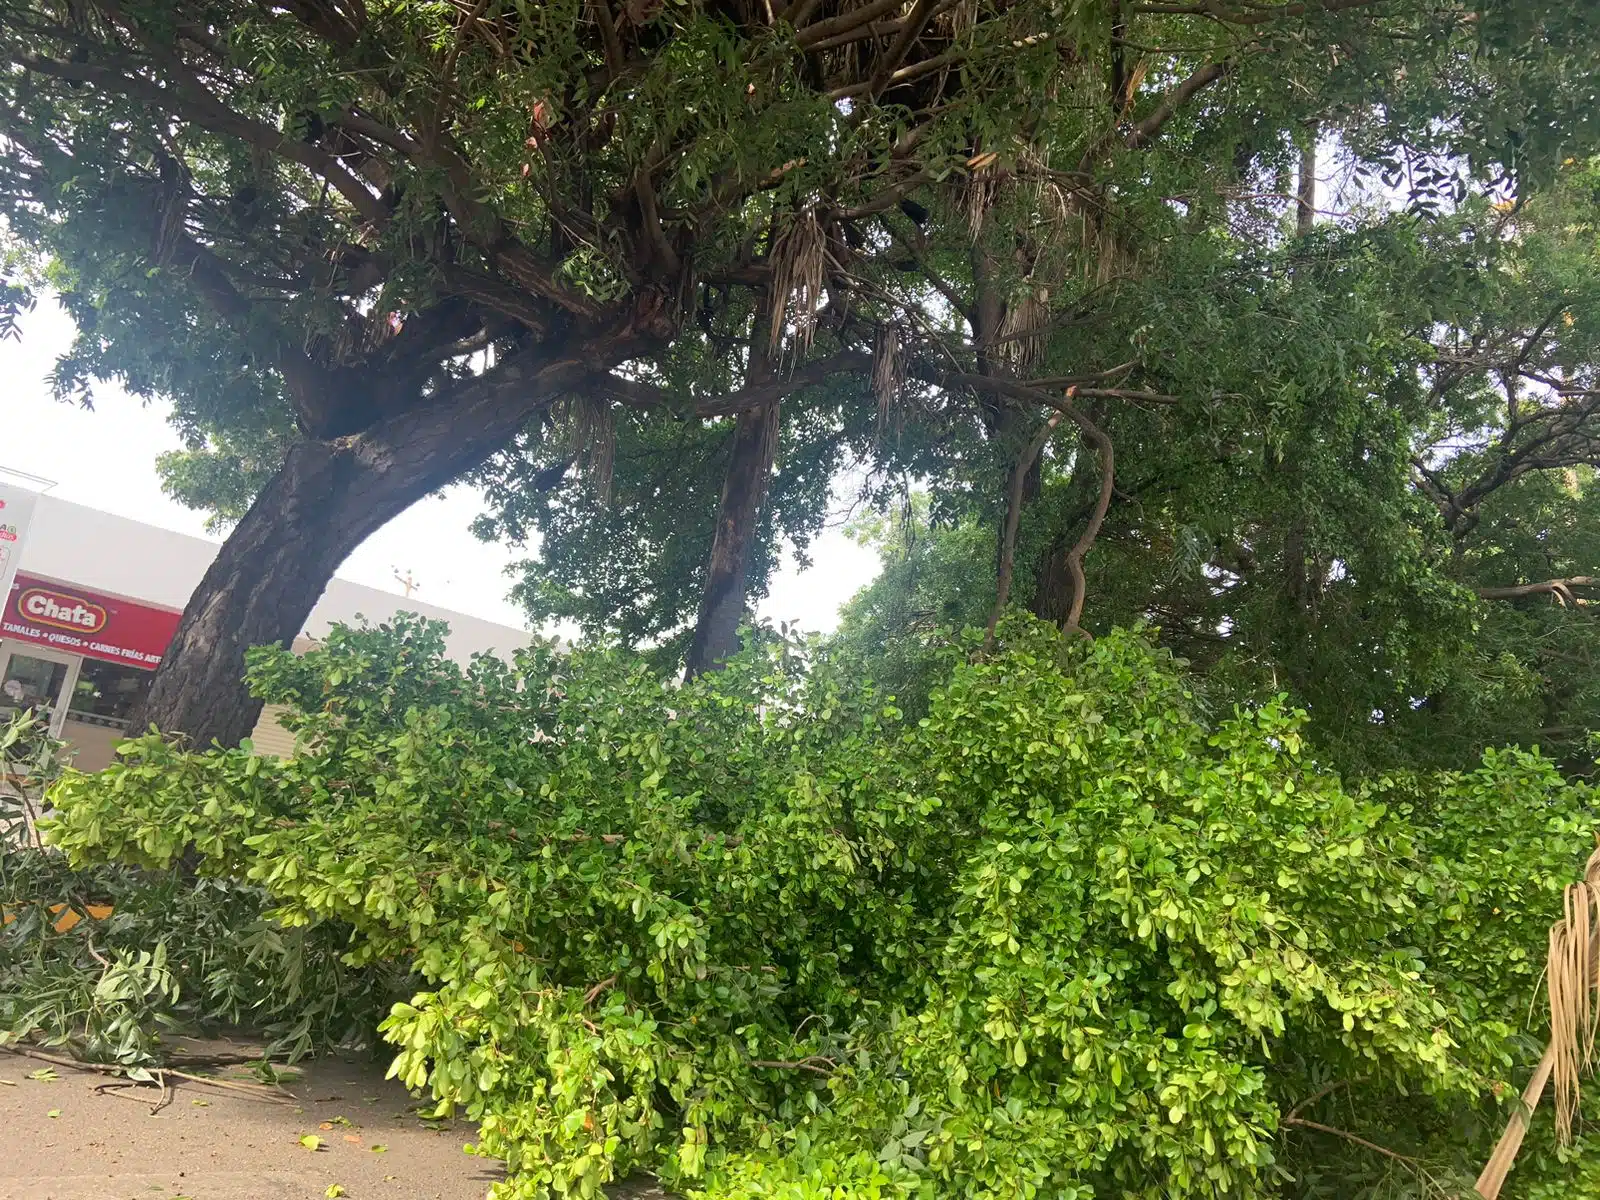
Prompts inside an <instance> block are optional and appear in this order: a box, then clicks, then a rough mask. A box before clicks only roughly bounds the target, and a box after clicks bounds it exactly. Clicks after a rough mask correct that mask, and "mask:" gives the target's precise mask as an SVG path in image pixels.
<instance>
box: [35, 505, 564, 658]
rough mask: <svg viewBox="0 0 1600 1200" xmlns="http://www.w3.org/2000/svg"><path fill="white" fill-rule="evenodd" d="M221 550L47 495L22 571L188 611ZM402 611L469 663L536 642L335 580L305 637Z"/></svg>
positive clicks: (434, 607)
mask: <svg viewBox="0 0 1600 1200" xmlns="http://www.w3.org/2000/svg"><path fill="white" fill-rule="evenodd" d="M219 548H220V546H219V544H218V543H216V542H212V541H207V540H206V539H205V538H197V537H189V536H188V535H187V534H182V533H173V532H171V531H170V530H166V529H158V528H156V527H155V526H153V525H145V524H143V523H141V522H139V521H130V520H128V519H127V518H126V517H119V516H116V515H115V514H113V513H107V512H101V511H100V510H99V509H95V508H88V507H86V506H84V505H82V504H74V503H73V502H72V501H70V500H60V499H57V498H55V497H53V496H50V495H44V496H41V497H40V498H39V505H38V508H37V510H36V511H35V513H34V522H33V527H32V531H31V532H30V533H29V535H28V539H27V542H26V543H25V544H24V546H23V549H22V555H21V559H20V562H21V570H23V571H25V572H27V573H28V574H30V575H43V576H45V577H46V578H47V579H52V580H55V581H56V582H58V583H67V584H72V583H75V584H77V585H78V586H80V587H84V588H88V589H90V590H91V591H97V592H109V593H110V594H112V595H114V596H121V597H123V598H124V599H128V600H137V601H139V602H141V603H143V604H149V605H153V606H155V607H157V608H170V609H173V610H175V611H180V612H181V611H182V610H183V607H184V605H186V604H187V603H188V602H189V596H190V594H191V593H192V592H193V591H194V589H195V588H196V587H197V586H199V583H200V580H201V579H202V578H203V577H204V575H205V573H206V570H207V568H209V567H210V566H211V561H212V559H214V558H215V557H216V555H217V551H218V549H219ZM399 612H414V613H420V614H421V615H422V616H424V617H432V618H435V619H437V620H441V621H446V622H448V623H449V625H450V635H449V637H448V638H447V639H446V642H445V650H446V653H447V654H448V655H449V656H450V657H451V658H452V659H454V660H456V661H457V662H460V663H463V664H465V663H466V662H467V660H468V659H469V658H471V657H472V655H474V654H478V653H494V654H497V655H499V656H500V657H502V658H509V657H510V656H511V653H512V652H513V651H515V650H517V649H520V648H521V647H523V646H526V645H527V644H528V643H529V642H530V641H531V640H532V635H531V634H530V633H529V632H528V631H527V630H525V629H513V628H511V627H510V626H509V625H498V624H495V623H494V622H493V621H483V620H480V619H479V618H477V617H470V616H467V615H466V614H464V613H458V612H451V611H450V610H449V609H445V608H440V607H439V606H438V605H436V604H425V603H423V602H422V601H420V600H416V599H412V598H409V597H405V596H397V595H394V594H393V593H390V592H384V591H380V590H379V589H378V588H372V587H367V586H365V585H364V584H359V583H351V582H350V581H349V580H346V579H338V578H335V579H333V580H331V581H330V582H329V584H328V587H327V589H326V590H325V591H324V592H323V594H322V598H321V599H320V600H319V601H317V605H316V607H315V608H314V609H312V610H311V617H310V619H309V620H307V622H306V627H305V629H304V631H303V632H304V633H305V634H306V635H308V636H310V637H313V638H321V637H325V636H326V635H327V632H328V630H329V628H330V627H331V626H333V625H334V624H337V623H340V622H342V623H344V624H347V625H348V624H355V623H356V622H357V621H358V620H359V619H360V618H363V617H364V618H366V619H367V620H369V621H372V622H380V621H388V620H391V619H392V618H393V617H394V615H395V614H396V613H399Z"/></svg>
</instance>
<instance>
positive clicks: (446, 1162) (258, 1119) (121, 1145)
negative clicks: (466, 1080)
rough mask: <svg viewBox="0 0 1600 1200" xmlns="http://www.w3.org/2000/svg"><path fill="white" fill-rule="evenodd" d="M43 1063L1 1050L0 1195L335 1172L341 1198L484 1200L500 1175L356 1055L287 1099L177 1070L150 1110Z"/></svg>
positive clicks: (244, 1184) (38, 1197) (228, 1193)
mask: <svg viewBox="0 0 1600 1200" xmlns="http://www.w3.org/2000/svg"><path fill="white" fill-rule="evenodd" d="M45 1066H46V1064H44V1063H41V1062H38V1061H37V1060H32V1059H26V1058H19V1057H15V1056H13V1055H11V1054H8V1053H0V1080H8V1081H10V1084H11V1086H7V1085H6V1084H5V1083H0V1200H175V1198H176V1197H187V1198H189V1200H323V1198H324V1197H326V1196H327V1195H328V1189H329V1188H330V1187H334V1186H335V1185H337V1187H340V1188H343V1189H344V1191H343V1193H342V1194H343V1195H344V1196H346V1197H347V1198H348V1200H482V1198H483V1196H484V1195H485V1193H486V1192H487V1191H488V1188H489V1185H490V1183H492V1182H493V1181H494V1180H495V1179H497V1178H499V1177H500V1170H499V1164H498V1163H494V1162H489V1161H486V1160H483V1159H477V1158H472V1157H470V1156H468V1155H467V1154H465V1153H463V1151H462V1145H463V1144H464V1143H466V1142H470V1141H472V1140H474V1135H475V1130H474V1128H473V1127H472V1126H470V1125H465V1124H459V1123H458V1124H454V1125H446V1126H443V1127H440V1128H428V1127H426V1126H425V1125H424V1124H423V1123H422V1121H421V1120H420V1119H419V1118H418V1117H417V1115H416V1113H415V1112H414V1111H412V1110H411V1108H410V1106H411V1105H412V1104H413V1103H414V1101H413V1100H412V1099H411V1098H410V1097H409V1096H408V1095H407V1094H406V1091H405V1089H404V1088H401V1087H400V1086H398V1085H397V1084H395V1083H393V1082H392V1081H386V1080H385V1079H384V1078H383V1067H382V1065H381V1064H374V1063H372V1062H370V1061H366V1060H353V1061H343V1060H338V1059H325V1060H321V1061H318V1062H316V1063H313V1064H309V1065H308V1066H307V1067H306V1068H305V1069H304V1070H303V1071H302V1073H301V1075H300V1077H299V1078H298V1079H294V1080H290V1081H287V1082H286V1084H285V1086H286V1087H287V1088H288V1090H289V1091H290V1092H292V1093H293V1094H294V1096H295V1100H294V1101H293V1102H284V1103H271V1102H267V1101H264V1100H260V1099H256V1098H255V1097H254V1096H247V1095H243V1094H239V1093H236V1092H228V1091H225V1090H221V1089H217V1088H212V1087H206V1086H202V1085H195V1084H186V1083H183V1082H181V1081H180V1082H179V1085H178V1087H177V1088H176V1089H174V1091H173V1093H172V1097H171V1102H170V1103H169V1104H168V1105H167V1106H166V1107H165V1108H164V1109H162V1110H161V1111H160V1112H158V1113H156V1114H154V1115H152V1114H151V1112H150V1108H151V1105H152V1104H153V1103H154V1102H155V1101H156V1100H157V1099H158V1098H159V1093H158V1092H156V1091H155V1090H154V1089H145V1088H140V1089H137V1090H132V1089H128V1090H123V1091H120V1092H113V1091H101V1092H98V1093H97V1092H96V1091H95V1088H96V1087H97V1086H99V1085H102V1084H105V1083H107V1082H116V1081H114V1080H108V1078H107V1077H106V1076H103V1075H97V1074H89V1073H86V1072H82V1071H75V1070H70V1069H66V1068H56V1074H57V1076H58V1077H57V1078H56V1079H55V1080H53V1081H43V1080H36V1079H31V1078H29V1075H30V1073H31V1072H33V1071H35V1070H37V1069H40V1068H43V1067H45ZM227 1077H230V1078H239V1079H245V1080H248V1079H250V1078H251V1077H250V1076H249V1075H248V1074H234V1075H230V1076H227ZM52 1113H55V1114H56V1115H54V1116H52V1115H51V1114H52ZM304 1135H314V1136H316V1137H319V1138H321V1139H322V1146H321V1148H320V1149H317V1150H308V1149H306V1148H305V1147H304V1146H302V1145H301V1144H300V1138H301V1137H302V1136H304ZM375 1146H382V1147H384V1149H383V1150H382V1151H375V1150H374V1147H375ZM334 1194H335V1195H339V1194H341V1193H339V1192H335V1193H334Z"/></svg>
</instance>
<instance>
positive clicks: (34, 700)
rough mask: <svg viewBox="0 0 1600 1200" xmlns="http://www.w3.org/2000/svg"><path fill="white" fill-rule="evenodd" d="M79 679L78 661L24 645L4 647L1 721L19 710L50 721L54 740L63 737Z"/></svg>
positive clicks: (0, 648) (0, 646) (1, 654)
mask: <svg viewBox="0 0 1600 1200" xmlns="http://www.w3.org/2000/svg"><path fill="white" fill-rule="evenodd" d="M77 678H78V658H77V656H76V655H73V654H62V653H61V652H60V651H58V650H46V649H44V648H43V647H42V646H31V645H25V644H23V643H21V642H5V643H0V718H4V717H9V716H10V715H11V714H12V713H13V712H15V711H16V710H17V709H19V708H31V709H35V710H37V711H38V712H39V713H40V714H41V715H42V716H45V717H47V718H48V719H49V722H50V736H51V737H60V736H61V726H62V722H64V721H65V720H66V717H67V702H68V700H69V699H70V698H71V696H72V685H73V684H74V683H75V682H76V681H77Z"/></svg>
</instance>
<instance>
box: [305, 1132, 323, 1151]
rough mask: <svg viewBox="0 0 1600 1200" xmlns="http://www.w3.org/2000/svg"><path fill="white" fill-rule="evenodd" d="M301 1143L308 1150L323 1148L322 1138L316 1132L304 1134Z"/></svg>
mask: <svg viewBox="0 0 1600 1200" xmlns="http://www.w3.org/2000/svg"><path fill="white" fill-rule="evenodd" d="M300 1144H301V1145H302V1146H304V1147H305V1148H306V1149H307V1150H321V1149H322V1139H321V1138H319V1137H318V1136H317V1135H316V1134H314V1133H308V1134H304V1135H303V1136H302V1137H301V1138H300Z"/></svg>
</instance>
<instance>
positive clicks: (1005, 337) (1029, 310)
mask: <svg viewBox="0 0 1600 1200" xmlns="http://www.w3.org/2000/svg"><path fill="white" fill-rule="evenodd" d="M1049 321H1050V293H1049V291H1047V290H1046V289H1045V288H1043V287H1034V288H1029V289H1028V291H1027V292H1026V293H1024V294H1023V295H1022V296H1021V297H1020V298H1019V299H1017V300H1015V301H1013V302H1012V303H1011V304H1008V305H1006V315H1005V319H1004V320H1003V321H1002V322H1001V324H1000V337H1001V343H1002V346H1003V348H1004V353H1005V356H1006V357H1007V358H1008V359H1009V360H1010V361H1011V363H1012V364H1013V365H1014V366H1015V367H1016V369H1017V370H1018V371H1019V372H1021V371H1026V370H1027V369H1028V368H1030V367H1032V366H1034V365H1035V364H1036V363H1038V362H1039V360H1040V359H1042V358H1043V357H1044V347H1045V334H1044V330H1045V326H1046V325H1047V324H1049Z"/></svg>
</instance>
